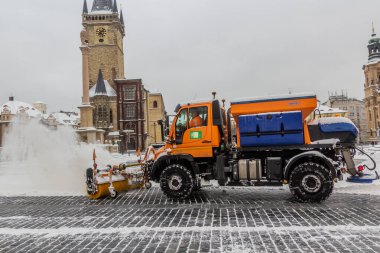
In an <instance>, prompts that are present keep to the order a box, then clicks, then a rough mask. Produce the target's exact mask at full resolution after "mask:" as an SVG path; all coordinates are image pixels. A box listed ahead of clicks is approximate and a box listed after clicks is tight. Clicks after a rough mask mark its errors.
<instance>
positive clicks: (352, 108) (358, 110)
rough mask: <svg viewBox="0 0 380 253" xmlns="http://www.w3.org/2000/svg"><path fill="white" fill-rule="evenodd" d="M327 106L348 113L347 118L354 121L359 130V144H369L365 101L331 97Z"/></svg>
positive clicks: (344, 96) (341, 96) (345, 96)
mask: <svg viewBox="0 0 380 253" xmlns="http://www.w3.org/2000/svg"><path fill="white" fill-rule="evenodd" d="M325 104H326V105H328V106H330V107H334V108H339V109H340V110H343V111H347V115H346V117H347V118H349V119H350V120H352V122H354V124H355V125H356V127H357V128H358V129H359V132H360V134H359V138H358V142H360V143H367V142H368V128H367V113H366V109H365V105H364V101H363V100H359V99H356V98H349V97H348V96H347V95H344V94H341V95H337V94H335V95H330V96H329V99H328V100H327V102H326V103H325Z"/></svg>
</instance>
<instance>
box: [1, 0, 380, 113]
mask: <svg viewBox="0 0 380 253" xmlns="http://www.w3.org/2000/svg"><path fill="white" fill-rule="evenodd" d="M88 3H89V5H91V4H92V0H88ZM118 3H119V4H122V8H123V12H124V17H125V22H126V29H127V30H126V38H125V40H124V43H125V66H126V78H142V79H143V82H144V84H145V85H146V87H147V88H148V89H149V90H151V91H153V92H154V91H160V92H162V93H163V95H164V99H165V103H166V107H167V110H168V111H169V112H171V111H173V109H174V106H175V104H177V103H178V102H179V101H184V100H191V99H200V98H207V97H211V92H212V91H213V90H215V91H217V92H218V97H219V98H221V97H223V98H226V99H228V100H230V99H231V98H237V97H246V96H261V95H269V94H282V93H288V89H291V90H292V92H310V91H311V92H316V93H317V94H318V95H319V97H320V99H321V100H324V99H326V97H327V93H328V91H340V90H345V91H346V90H347V92H348V94H349V95H350V96H355V97H357V98H363V96H364V95H363V83H364V77H363V72H362V69H361V68H362V65H363V64H364V63H366V61H367V56H368V54H367V49H366V45H367V41H368V39H369V38H370V33H371V31H370V25H371V21H372V20H373V21H374V23H375V26H377V27H378V29H377V30H378V32H379V34H380V18H379V14H378V10H379V9H380V1H378V0H366V1H358V0H286V1H285V0H261V1H258V0H118ZM82 5H83V1H82V0H34V1H30V0H17V1H3V3H2V5H1V7H2V10H3V11H2V13H1V15H0V24H1V32H0V41H1V47H0V74H1V84H0V104H2V103H4V102H6V101H7V100H8V96H9V95H11V94H12V95H14V96H15V98H16V99H17V100H21V101H25V102H30V103H32V102H34V101H37V100H42V101H44V102H46V103H47V104H48V108H49V110H58V109H65V110H70V109H72V108H75V107H76V106H77V105H79V104H80V101H81V95H82V94H81V92H82V90H81V80H82V79H81V53H80V50H79V46H80V39H79V33H80V31H81V29H82V27H81V10H82Z"/></svg>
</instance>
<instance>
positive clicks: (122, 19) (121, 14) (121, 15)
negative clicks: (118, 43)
mask: <svg viewBox="0 0 380 253" xmlns="http://www.w3.org/2000/svg"><path fill="white" fill-rule="evenodd" d="M115 1H116V0H115ZM120 9H121V8H120ZM120 23H121V24H122V25H123V26H124V17H123V9H121V10H120Z"/></svg>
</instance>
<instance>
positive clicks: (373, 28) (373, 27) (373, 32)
mask: <svg viewBox="0 0 380 253" xmlns="http://www.w3.org/2000/svg"><path fill="white" fill-rule="evenodd" d="M375 36H376V33H375V25H374V24H373V21H372V37H375Z"/></svg>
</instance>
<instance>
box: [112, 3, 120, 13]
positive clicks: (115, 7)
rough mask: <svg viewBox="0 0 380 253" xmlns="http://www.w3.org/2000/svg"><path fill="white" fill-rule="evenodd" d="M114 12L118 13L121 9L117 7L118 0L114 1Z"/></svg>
mask: <svg viewBox="0 0 380 253" xmlns="http://www.w3.org/2000/svg"><path fill="white" fill-rule="evenodd" d="M112 12H113V13H118V12H119V10H118V9H117V2H116V0H114V1H113V9H112Z"/></svg>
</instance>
